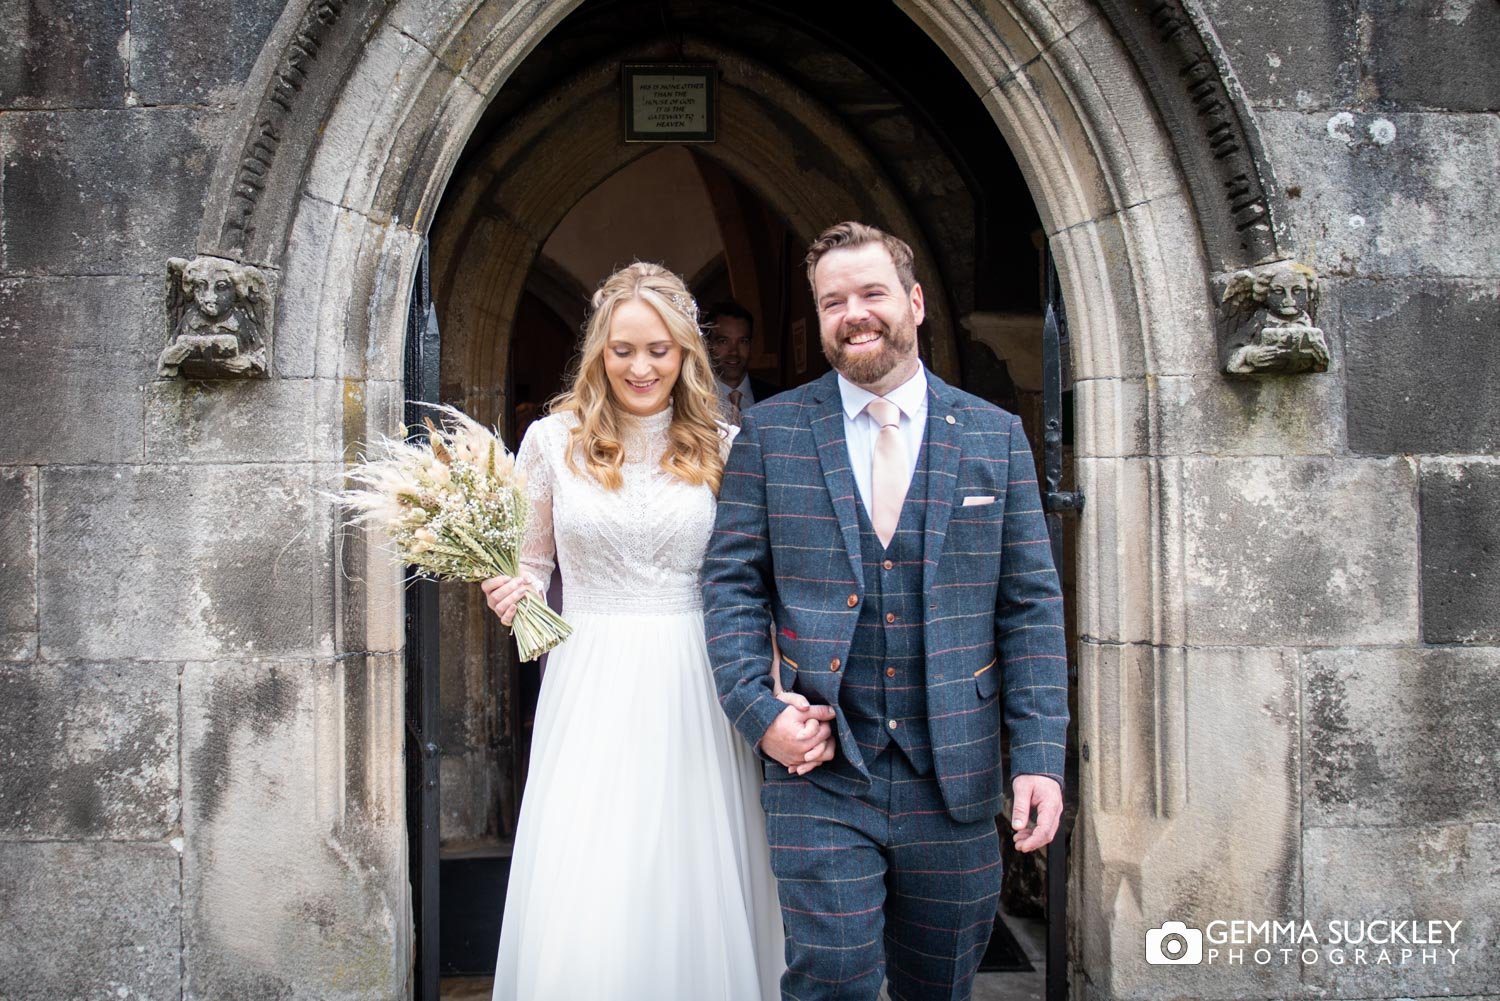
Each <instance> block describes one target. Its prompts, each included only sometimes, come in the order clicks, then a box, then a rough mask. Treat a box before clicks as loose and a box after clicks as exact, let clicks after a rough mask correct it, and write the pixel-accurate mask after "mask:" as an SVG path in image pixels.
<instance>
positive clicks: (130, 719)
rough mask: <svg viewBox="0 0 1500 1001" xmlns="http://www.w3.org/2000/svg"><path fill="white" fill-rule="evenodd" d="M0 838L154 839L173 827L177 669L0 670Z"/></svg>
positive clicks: (75, 666)
mask: <svg viewBox="0 0 1500 1001" xmlns="http://www.w3.org/2000/svg"><path fill="white" fill-rule="evenodd" d="M0 733H4V734H5V735H6V740H7V744H8V747H9V755H8V757H7V762H6V767H5V768H4V769H3V770H0V836H5V837H16V838H110V839H114V840H126V839H136V840H149V839H153V838H162V837H165V836H166V835H167V833H168V832H169V831H170V830H171V829H172V827H173V826H174V825H175V824H176V822H177V666H176V665H175V664H161V663H130V664H92V663H80V662H76V661H73V662H68V663H63V664H46V663H42V664H25V665H19V664H18V665H7V666H0Z"/></svg>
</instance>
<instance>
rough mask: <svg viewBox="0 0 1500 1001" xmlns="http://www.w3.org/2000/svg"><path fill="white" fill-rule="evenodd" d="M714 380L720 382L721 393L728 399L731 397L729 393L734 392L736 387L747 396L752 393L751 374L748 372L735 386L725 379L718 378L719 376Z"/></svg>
mask: <svg viewBox="0 0 1500 1001" xmlns="http://www.w3.org/2000/svg"><path fill="white" fill-rule="evenodd" d="M714 381H715V382H717V383H718V384H719V395H720V396H722V397H724V399H726V400H727V399H729V394H730V393H732V392H734V391H735V390H736V389H738V390H739V391H740V392H741V393H744V394H745V395H747V396H748V395H749V394H750V374H749V373H748V372H747V373H746V374H745V375H743V376H741V377H740V381H739V382H738V383H737V384H736V385H733V386H731V385H730V384H729V383H727V382H725V381H724V380H723V379H720V378H718V377H717V376H715V377H714Z"/></svg>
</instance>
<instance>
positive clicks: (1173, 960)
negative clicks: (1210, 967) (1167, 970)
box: [1146, 921, 1203, 966]
mask: <svg viewBox="0 0 1500 1001" xmlns="http://www.w3.org/2000/svg"><path fill="white" fill-rule="evenodd" d="M1146 962H1148V963H1150V964H1151V965H1152V966H1196V965H1197V964H1199V963H1201V962H1203V932H1201V931H1199V930H1198V929H1197V928H1189V927H1188V926H1187V925H1185V924H1183V923H1182V922H1181V921H1166V922H1163V923H1162V926H1161V927H1160V928H1148V929H1146Z"/></svg>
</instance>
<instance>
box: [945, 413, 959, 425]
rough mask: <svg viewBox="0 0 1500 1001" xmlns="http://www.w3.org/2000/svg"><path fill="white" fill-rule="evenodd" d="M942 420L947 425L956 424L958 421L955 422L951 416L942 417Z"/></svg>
mask: <svg viewBox="0 0 1500 1001" xmlns="http://www.w3.org/2000/svg"><path fill="white" fill-rule="evenodd" d="M943 420H945V421H947V422H948V423H949V424H957V423H958V421H956V420H954V419H953V415H952V414H949V415H948V416H947V417H944V418H943Z"/></svg>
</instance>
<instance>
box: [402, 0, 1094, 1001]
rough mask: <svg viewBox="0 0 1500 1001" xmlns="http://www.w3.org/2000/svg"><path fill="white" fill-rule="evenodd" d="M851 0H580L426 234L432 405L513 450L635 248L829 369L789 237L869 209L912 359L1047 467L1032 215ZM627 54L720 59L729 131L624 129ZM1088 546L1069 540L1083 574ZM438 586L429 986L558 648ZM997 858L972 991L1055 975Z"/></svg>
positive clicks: (789, 378)
mask: <svg viewBox="0 0 1500 1001" xmlns="http://www.w3.org/2000/svg"><path fill="white" fill-rule="evenodd" d="M855 12H856V11H855V6H854V5H849V4H831V5H815V6H813V7H812V8H810V9H808V5H805V4H804V5H797V4H793V3H780V2H756V3H751V4H744V3H730V2H693V3H672V4H662V3H656V2H652V3H639V2H628V0H590V2H586V3H584V4H582V5H581V6H579V7H577V8H576V9H575V10H574V11H573V12H572V13H571V14H569V15H568V16H567V17H566V18H564V19H563V20H562V21H561V22H560V23H559V24H558V25H557V27H556V28H554V29H553V30H552V31H551V32H550V33H549V34H548V35H547V36H546V37H545V38H543V39H542V40H541V41H540V42H539V43H538V44H537V46H536V48H535V49H534V50H533V51H532V52H531V54H530V55H529V56H528V57H527V58H526V60H524V61H523V62H522V63H521V64H520V65H519V66H518V67H517V68H516V70H515V71H514V73H513V74H512V75H511V77H510V79H509V80H508V81H507V82H506V84H505V86H504V87H502V88H501V89H500V91H499V93H498V94H497V95H496V96H495V98H494V99H493V100H492V101H491V102H490V104H489V106H488V108H487V110H486V111H485V112H484V114H483V115H482V116H481V117H480V120H479V122H478V124H477V126H476V128H475V129H474V132H473V134H472V135H471V137H470V138H469V140H468V143H467V145H466V147H465V150H464V152H463V154H462V155H461V156H460V157H459V159H458V165H457V168H456V169H455V171H454V174H453V177H452V178H451V180H450V182H449V184H448V188H447V191H446V193H445V194H444V197H443V199H442V202H441V204H440V205H439V206H438V208H437V211H436V214H435V216H434V221H433V224H432V226H431V228H430V230H429V233H428V239H429V245H430V262H431V295H432V300H433V303H434V305H435V315H436V317H437V321H438V327H439V329H440V330H441V343H442V350H441V377H440V380H439V396H440V398H441V399H442V401H443V402H448V403H452V404H455V405H457V406H460V407H462V408H464V409H465V410H466V411H467V412H469V413H471V414H473V415H474V416H476V417H478V418H480V419H482V420H485V421H491V422H494V423H495V424H496V425H497V426H499V427H500V428H502V430H503V431H504V432H505V434H506V437H507V440H508V442H509V443H510V444H511V445H512V447H515V446H516V445H517V444H518V443H519V440H520V437H521V435H522V434H524V431H525V428H526V426H527V424H528V423H529V422H530V421H531V420H533V419H534V418H535V417H536V416H537V415H539V414H540V413H541V412H543V408H544V407H545V404H546V402H547V400H548V399H550V398H551V397H552V396H553V395H555V393H556V392H557V391H559V390H560V389H561V388H563V386H564V385H565V382H566V379H567V376H568V367H569V363H570V361H571V359H572V355H573V351H574V348H575V346H576V341H577V337H578V334H579V331H580V328H581V325H582V323H583V320H584V317H585V313H586V307H587V301H588V297H589V295H590V294H591V293H592V290H593V288H594V287H595V286H596V285H597V283H598V282H599V280H600V279H602V278H603V277H604V276H605V275H606V274H608V273H609V272H610V271H612V270H613V269H614V268H615V267H617V266H619V265H622V264H624V263H628V262H629V261H630V260H631V259H634V258H640V259H646V260H657V261H661V262H662V263H665V264H666V265H667V266H668V267H671V268H673V269H674V270H676V271H678V272H679V273H680V274H682V275H683V276H684V277H685V278H686V279H687V280H688V282H689V284H690V287H691V288H692V289H693V291H694V292H695V294H696V295H697V297H698V299H699V301H700V305H701V306H702V307H704V308H707V307H709V306H711V305H713V304H715V303H719V302H722V301H726V300H732V301H734V302H736V303H738V304H740V305H741V306H742V307H744V309H745V310H746V312H748V313H749V314H750V316H751V317H752V321H753V322H752V331H753V338H752V346H751V352H750V359H749V368H750V374H751V375H752V376H755V377H756V378H757V379H759V380H761V381H763V382H765V383H769V384H773V385H776V386H780V387H782V388H790V387H792V386H795V385H799V384H801V383H802V382H805V381H808V380H810V379H812V378H815V377H816V376H818V375H819V374H821V373H822V372H824V371H826V370H827V364H826V362H825V361H824V359H823V357H822V354H821V351H820V350H819V348H818V343H817V327H816V322H815V319H814V316H813V312H812V302H811V298H810V295H809V293H808V291H807V288H806V283H805V277H804V274H803V268H802V265H801V258H802V255H803V253H804V251H805V248H806V245H807V243H808V241H809V240H810V239H811V237H812V236H813V235H815V234H816V233H817V232H818V231H820V230H821V229H822V228H823V227H824V226H826V225H828V224H830V223H833V222H836V221H839V220H840V219H844V218H857V219H862V220H864V221H868V222H873V223H875V224H877V225H880V226H882V227H883V228H886V229H888V230H890V231H892V232H895V233H897V234H899V235H901V236H902V237H903V238H905V239H907V240H908V242H909V243H911V244H912V246H913V247H914V249H915V250H916V252H917V257H918V268H919V274H918V278H919V280H920V281H921V282H922V284H923V286H924V288H925V290H926V292H927V301H928V316H929V318H928V322H927V323H926V324H924V327H923V330H922V347H923V357H924V361H925V362H926V363H927V365H928V366H929V367H930V368H931V369H932V370H933V371H935V372H937V373H938V374H939V375H940V376H941V377H943V378H945V379H947V380H949V381H950V382H953V383H955V384H957V385H960V386H962V387H963V388H966V389H968V390H970V391H971V392H975V393H977V394H978V395H981V396H984V397H986V398H988V399H991V400H992V401H994V402H996V403H999V404H1000V405H1002V406H1005V407H1006V408H1007V409H1010V410H1013V411H1015V412H1017V413H1018V414H1020V415H1021V417H1022V418H1023V421H1024V422H1025V424H1026V426H1027V430H1028V433H1029V435H1030V438H1031V441H1032V443H1033V446H1034V448H1035V449H1036V451H1037V452H1038V467H1039V468H1040V467H1041V465H1042V462H1041V455H1040V451H1041V445H1042V441H1043V433H1042V432H1043V421H1044V415H1043V399H1042V383H1043V367H1044V366H1043V350H1042V346H1043V338H1042V331H1043V316H1044V310H1045V307H1046V305H1047V302H1048V298H1049V291H1048V282H1047V276H1048V266H1047V261H1048V246H1047V240H1046V239H1045V237H1044V235H1043V224H1042V221H1041V218H1040V214H1039V212H1038V210H1037V208H1036V205H1035V204H1034V202H1033V201H1032V196H1031V194H1030V192H1029V190H1028V187H1027V184H1026V182H1025V180H1024V178H1023V177H1022V173H1021V170H1020V168H1019V166H1018V165H1017V163H1016V160H1015V158H1014V156H1012V154H1011V152H1010V150H1009V149H1008V148H1007V146H1006V144H1005V141H1004V140H1003V138H1002V137H1001V135H1000V133H999V132H998V130H996V128H995V126H994V123H993V120H992V118H991V113H990V111H989V110H988V109H986V107H985V105H984V101H983V99H982V97H981V95H979V94H977V93H976V92H975V91H974V89H973V88H972V87H971V86H970V84H969V83H968V81H967V80H966V79H965V78H964V76H963V75H962V74H961V73H960V72H959V70H958V69H957V68H956V67H955V66H954V65H953V63H951V62H950V61H949V60H948V59H947V57H945V56H944V55H943V53H942V51H941V50H940V49H939V48H938V47H937V45H936V44H935V43H934V42H933V41H932V40H931V39H930V38H929V37H928V35H927V34H925V33H924V32H923V31H922V29H921V28H920V27H919V26H918V25H917V24H916V23H915V22H913V21H912V20H911V19H910V18H909V17H908V16H907V15H906V14H904V13H902V12H901V11H900V10H899V9H897V8H895V7H891V8H884V7H878V8H871V7H869V6H868V5H862V6H860V7H859V8H858V12H857V13H858V16H857V17H852V15H853V14H854V13H855ZM851 17H852V19H851ZM627 65H629V66H651V65H672V66H684V65H686V66H691V67H694V68H697V69H703V70H706V71H708V72H710V73H711V74H713V76H714V79H715V81H716V84H717V88H718V90H717V98H718V100H717V108H716V114H717V121H716V123H715V125H716V130H715V133H716V134H715V137H714V139H713V141H711V142H706V141H691V142H686V141H684V142H673V141H662V142H649V143H648V142H631V141H627V139H626V136H625V135H624V129H623V121H624V115H623V110H622V103H623V102H624V101H625V100H626V94H627V91H626V89H625V87H626V83H625V79H626V77H625V74H624V68H625V67H626V66H627ZM1058 294H1059V293H1057V292H1056V291H1055V289H1054V292H1053V293H1052V296H1053V297H1054V298H1056V296H1057V295H1058ZM1069 465H1070V463H1069V462H1064V463H1063V468H1064V469H1066V468H1068V466H1069ZM1072 562H1073V561H1072V559H1071V551H1070V553H1069V557H1068V558H1066V559H1065V560H1064V563H1063V566H1064V576H1065V581H1064V583H1065V586H1066V587H1067V588H1068V590H1069V594H1070V596H1071V593H1072V587H1073V580H1072V570H1071V567H1072ZM563 586H565V583H564V585H563ZM438 607H439V612H438V622H439V629H438V635H439V641H438V643H437V644H436V649H437V652H436V653H435V655H434V656H432V657H431V662H430V663H429V664H427V665H426V667H427V674H428V677H429V680H430V681H432V682H435V685H436V690H437V696H438V704H439V707H440V709H439V713H438V717H439V722H438V735H437V736H438V740H437V744H438V746H439V748H440V752H439V753H440V759H441V760H440V765H439V768H438V771H439V773H440V775H441V793H440V798H439V805H440V809H439V810H438V816H439V818H440V820H439V823H438V831H437V838H436V844H427V845H422V846H421V847H423V848H426V849H428V850H429V851H433V852H435V854H436V855H437V858H438V863H437V866H438V871H439V872H440V874H441V876H440V886H441V890H442V893H441V895H440V900H441V904H440V910H439V912H438V914H439V915H440V918H441V920H440V923H439V924H440V931H439V934H438V942H439V947H438V950H437V951H438V953H439V957H438V958H439V963H438V964H437V965H438V966H440V967H441V969H442V972H443V973H444V975H445V979H444V981H443V985H442V987H441V996H442V997H444V998H459V997H468V996H470V995H472V996H474V997H487V996H488V993H487V987H486V983H487V980H486V977H487V972H488V969H492V967H493V962H494V951H495V948H494V946H495V939H496V936H497V934H498V922H499V914H500V908H501V906H502V902H503V889H504V885H505V878H506V876H507V874H508V859H509V851H510V847H511V839H512V837H513V835H514V830H515V822H516V817H517V815H518V811H519V808H520V803H521V801H522V799H523V797H524V795H525V791H526V765H527V754H528V750H529V744H530V735H531V733H530V719H531V712H532V709H533V708H534V706H535V700H536V694H537V690H538V686H539V683H540V678H541V672H542V670H544V668H541V669H539V668H538V666H537V665H518V664H516V663H515V659H514V655H513V648H512V647H511V644H510V643H509V641H508V639H507V637H506V635H505V633H504V631H503V630H502V629H500V628H499V627H498V624H497V623H495V622H494V621H493V620H492V617H491V616H489V615H488V613H487V610H486V609H485V608H484V606H483V604H482V601H479V600H478V595H477V590H476V589H473V588H469V587H459V586H452V585H444V586H443V587H441V588H440V589H439V597H438ZM1069 621H1070V625H1071V624H1072V623H1073V622H1074V621H1075V620H1074V619H1073V617H1072V615H1071V600H1070V620H1069ZM1070 633H1071V634H1073V635H1076V629H1070ZM1075 717H1076V711H1075ZM1072 744H1073V746H1075V747H1076V746H1077V744H1076V741H1073V742H1072ZM1068 785H1069V789H1070V791H1071V790H1076V788H1077V783H1076V782H1071V781H1070V782H1069V784H1068ZM1071 814H1072V808H1071V805H1070V819H1071ZM1066 830H1067V827H1066V826H1065V831H1066ZM412 837H413V839H414V840H415V841H421V840H422V838H423V832H421V831H419V830H415V829H414V830H413V832H412ZM427 840H428V841H429V842H430V841H432V840H433V839H432V837H431V833H430V832H429V833H428V834H427ZM1002 840H1004V839H1002ZM1059 857H1060V854H1058V853H1054V856H1053V858H1054V859H1056V858H1059ZM1006 866H1007V870H1008V872H1007V879H1006V890H1005V897H1004V913H1003V914H1002V915H1001V920H1000V921H999V922H998V923H997V927H998V928H999V929H1000V930H999V931H998V932H997V936H996V939H997V941H996V943H994V944H993V946H992V952H993V956H992V957H991V960H992V962H993V964H994V965H995V966H997V967H998V968H1002V969H1003V968H1007V967H1008V968H1011V969H1012V970H1014V971H1016V972H1012V973H1003V974H1002V973H998V972H997V973H993V974H986V975H985V979H984V981H983V983H982V984H981V988H980V991H979V992H978V993H976V997H985V998H1002V997H1032V996H1035V997H1041V996H1043V993H1044V991H1045V980H1044V978H1045V967H1046V956H1045V951H1046V948H1045V946H1046V941H1047V934H1048V932H1047V926H1046V916H1047V914H1048V907H1049V905H1048V903H1047V889H1046V863H1045V861H1044V860H1042V859H1039V858H1036V857H1016V856H1007V858H1006ZM414 871H418V870H417V869H416V868H415V867H414ZM1060 899H1061V898H1060V895H1058V896H1056V897H1055V898H1054V900H1055V903H1054V904H1053V905H1051V906H1052V914H1053V917H1054V921H1055V925H1056V927H1055V928H1054V931H1053V934H1054V936H1055V937H1056V939H1057V942H1055V944H1058V943H1060V939H1061V936H1062V934H1063V932H1064V927H1065V926H1064V925H1063V922H1062V920H1061V914H1060V913H1059V911H1060V907H1058V906H1057V904H1058V903H1060ZM642 906H643V908H647V907H649V902H642ZM419 910H420V909H419ZM420 920H430V917H427V918H425V919H424V918H422V917H420V916H419V921H420ZM424 937H425V936H424ZM429 941H430V939H429ZM1054 955H1056V956H1059V957H1060V956H1061V952H1057V953H1054ZM430 964H431V957H424V959H423V961H422V963H421V965H422V966H423V967H424V968H426V969H427V970H428V971H429V972H430V970H431V969H432V967H431V965H430ZM486 964H488V967H487V966H486ZM1057 965H1058V966H1059V967H1060V966H1061V963H1059V964H1057ZM1055 972H1059V971H1055ZM1059 978H1060V972H1059ZM466 991H467V992H468V993H467V994H466V993H465V992H466ZM417 996H418V997H434V996H437V995H434V994H424V993H423V992H422V989H421V987H420V986H419V989H418V993H417Z"/></svg>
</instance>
